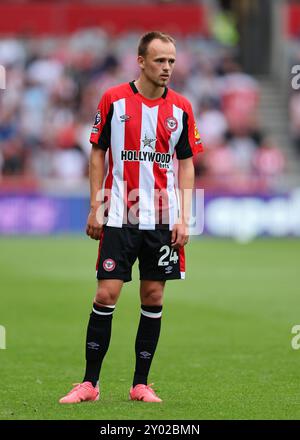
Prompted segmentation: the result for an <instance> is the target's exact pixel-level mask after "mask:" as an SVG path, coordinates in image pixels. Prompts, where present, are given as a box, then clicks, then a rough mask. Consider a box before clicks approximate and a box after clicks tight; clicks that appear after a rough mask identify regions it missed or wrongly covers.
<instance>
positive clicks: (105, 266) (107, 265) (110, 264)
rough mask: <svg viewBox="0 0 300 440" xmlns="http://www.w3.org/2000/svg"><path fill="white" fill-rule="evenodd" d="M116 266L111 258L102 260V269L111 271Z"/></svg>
mask: <svg viewBox="0 0 300 440" xmlns="http://www.w3.org/2000/svg"><path fill="white" fill-rule="evenodd" d="M115 267H116V262H115V261H114V260H113V259H112V258H107V259H106V260H104V261H103V269H104V270H106V271H107V272H111V271H112V270H114V268H115Z"/></svg>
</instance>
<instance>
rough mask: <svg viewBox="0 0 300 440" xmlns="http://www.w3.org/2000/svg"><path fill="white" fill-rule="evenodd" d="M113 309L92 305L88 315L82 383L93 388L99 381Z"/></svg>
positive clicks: (107, 344) (112, 307) (107, 345)
mask: <svg viewBox="0 0 300 440" xmlns="http://www.w3.org/2000/svg"><path fill="white" fill-rule="evenodd" d="M114 309H115V307H114V306H106V307H105V306H98V305H97V304H95V303H94V304H93V311H92V313H91V314H90V320H89V324H88V328H87V335H86V348H85V359H86V370H85V376H84V379H83V382H86V381H88V382H92V384H93V385H94V386H96V384H97V382H98V380H99V375H100V370H101V365H102V361H103V359H104V356H105V354H106V352H107V350H108V347H109V342H110V336H111V323H112V317H113V312H114Z"/></svg>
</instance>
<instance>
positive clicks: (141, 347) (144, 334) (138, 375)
mask: <svg viewBox="0 0 300 440" xmlns="http://www.w3.org/2000/svg"><path fill="white" fill-rule="evenodd" d="M161 311H162V306H143V305H142V306H141V318H140V323H139V328H138V331H137V335H136V341H135V355H136V364H135V372H134V378H133V386H135V385H137V384H138V383H142V384H145V385H147V379H148V373H149V370H150V366H151V362H152V359H153V356H154V353H155V349H156V346H157V342H158V338H159V334H160V325H161Z"/></svg>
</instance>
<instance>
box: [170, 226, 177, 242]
mask: <svg viewBox="0 0 300 440" xmlns="http://www.w3.org/2000/svg"><path fill="white" fill-rule="evenodd" d="M176 238H177V231H176V229H173V230H172V236H171V246H174V244H175V242H176Z"/></svg>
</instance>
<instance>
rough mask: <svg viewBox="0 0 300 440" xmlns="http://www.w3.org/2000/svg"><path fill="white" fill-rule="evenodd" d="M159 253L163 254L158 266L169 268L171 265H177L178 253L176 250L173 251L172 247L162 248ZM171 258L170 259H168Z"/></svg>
mask: <svg viewBox="0 0 300 440" xmlns="http://www.w3.org/2000/svg"><path fill="white" fill-rule="evenodd" d="M159 252H163V254H162V256H161V257H160V259H159V260H158V266H169V264H171V263H173V264H176V263H177V261H178V253H177V250H176V249H173V248H172V249H171V248H170V246H167V245H165V246H162V247H161V248H160V250H159ZM169 256H170V258H168V257H169Z"/></svg>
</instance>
